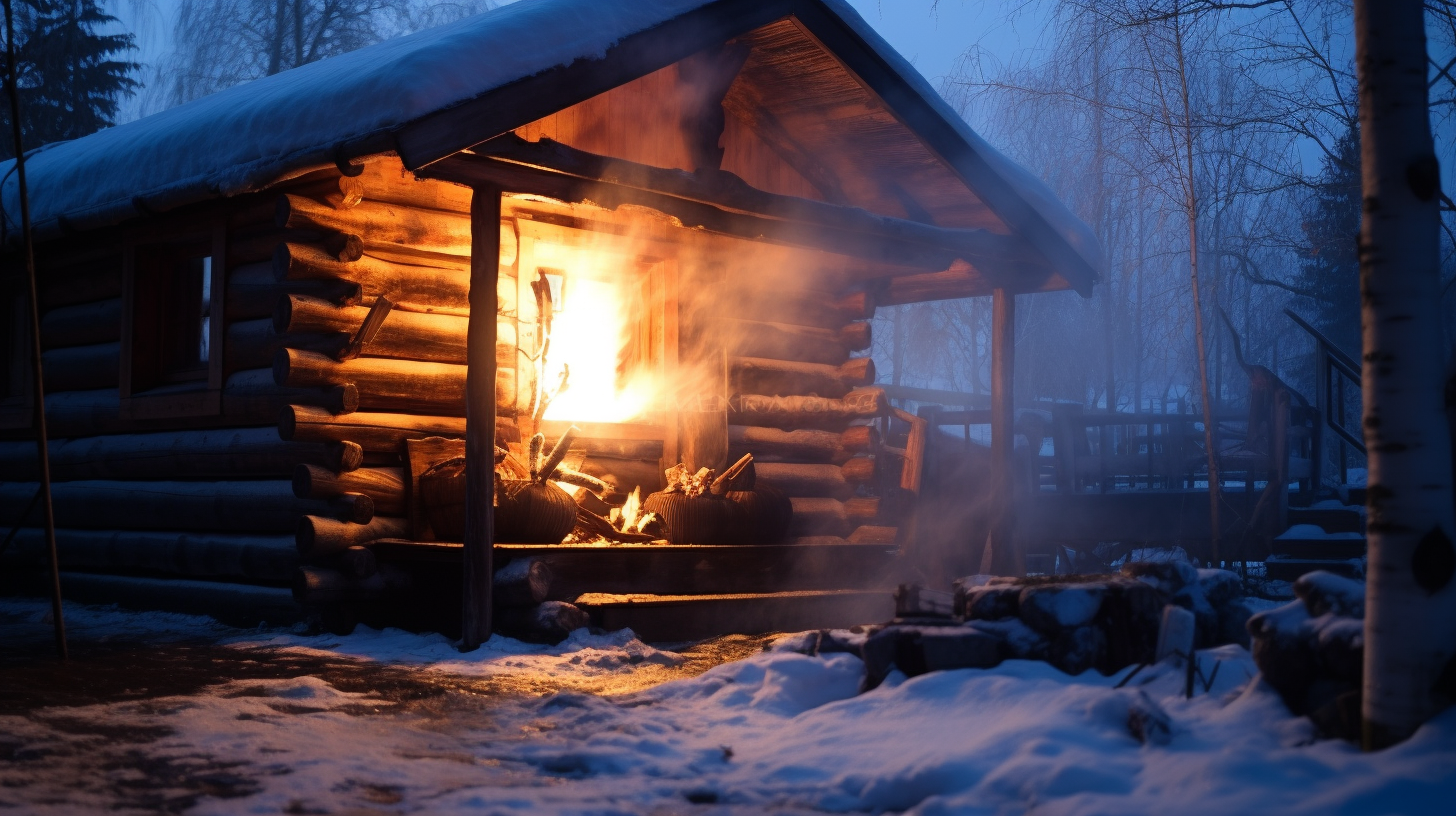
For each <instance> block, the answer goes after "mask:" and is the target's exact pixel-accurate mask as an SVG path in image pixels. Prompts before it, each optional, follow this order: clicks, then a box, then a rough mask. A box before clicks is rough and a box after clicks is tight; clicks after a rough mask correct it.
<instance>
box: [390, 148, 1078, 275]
mask: <svg viewBox="0 0 1456 816" xmlns="http://www.w3.org/2000/svg"><path fill="white" fill-rule="evenodd" d="M419 175H421V176H424V177H429V178H436V179H440V180H443V181H453V182H457V183H461V184H467V185H471V186H481V185H490V186H496V187H500V188H502V189H504V190H506V191H508V192H521V193H536V194H541V195H547V196H550V197H552V198H557V199H560V200H563V201H569V202H582V201H591V202H594V203H596V204H599V205H601V206H605V207H608V208H613V209H614V208H616V207H618V206H621V205H623V204H634V205H639V206H645V207H650V208H652V209H655V210H658V211H660V212H663V213H666V214H668V215H671V216H673V217H674V218H676V219H678V220H679V221H680V222H681V223H682V224H683V225H684V226H687V227H695V228H702V229H707V230H711V231H713V232H719V233H723V234H727V235H734V236H738V237H742V238H749V239H753V240H766V241H772V242H775V243H783V244H788V245H794V246H805V247H812V248H815V249H820V250H824V251H828V252H831V253H835V254H840V255H848V256H851V257H855V258H859V259H862V260H866V261H870V262H872V263H875V264H882V265H885V266H886V267H888V268H889V270H887V271H890V270H893V271H891V274H894V273H895V272H900V273H904V272H908V273H910V275H911V276H912V277H920V275H919V274H917V273H927V272H928V273H935V274H943V275H952V276H954V278H955V282H956V283H957V284H961V285H962V287H963V288H966V289H967V292H968V294H985V293H987V292H989V291H990V290H991V289H993V288H1004V289H1007V290H1009V291H1012V292H1032V291H1040V290H1044V289H1046V288H1047V286H1048V284H1049V282H1052V281H1054V280H1058V276H1057V274H1056V270H1054V269H1053V268H1052V266H1051V265H1050V264H1049V263H1048V262H1047V261H1046V259H1045V258H1043V257H1042V256H1041V255H1040V254H1039V253H1038V252H1037V251H1036V250H1035V249H1034V248H1033V247H1031V245H1030V244H1028V243H1027V242H1026V241H1024V240H1023V239H1021V238H1019V237H1017V236H1008V235H998V234H995V233H991V232H987V231H985V230H971V229H948V228H944V227H935V226H931V225H928V224H921V223H918V222H915V221H906V220H903V219H898V218H891V217H888V216H882V215H876V214H873V213H870V212H867V211H865V210H862V209H859V208H856V207H845V206H841V205H836V204H827V203H825V202H821V201H813V200H810V199H806V198H798V197H795V196H786V195H777V194H774V193H768V192H764V191H762V190H759V189H757V188H754V187H751V186H749V185H748V184H747V183H745V182H744V181H743V180H742V179H740V178H738V177H737V176H734V175H733V174H731V173H725V172H721V171H718V172H699V173H688V172H685V171H681V170H667V169H663V168H659V167H652V166H650V165H645V164H638V163H636V162H630V161H625V160H622V159H616V158H612V157H609V156H601V155H597V154H594V153H588V152H586V151H583V150H577V149H575V148H572V147H568V146H566V145H563V144H560V143H557V142H553V141H551V140H549V139H542V140H541V141H539V142H528V141H526V140H524V139H521V138H520V137H518V136H516V135H515V134H507V135H505V136H501V137H499V138H496V139H492V140H491V141H489V142H486V143H485V144H482V145H478V146H477V148H476V149H475V150H474V151H472V152H470V153H460V154H457V155H455V156H451V157H449V158H446V159H443V160H441V161H439V162H435V163H434V164H431V165H430V166H428V167H426V168H423V169H422V170H420V171H419ZM966 270H974V271H973V272H969V271H966ZM866 277H875V276H874V275H873V274H871V275H867V276H866ZM886 277H888V275H887V276H886ZM972 279H973V282H972ZM892 280H893V278H892ZM892 285H893V284H892ZM1064 287H1065V284H1063V286H1057V287H1055V288H1064ZM971 289H974V290H976V291H970V290H971ZM964 296H967V295H947V297H964ZM926 299H941V298H939V297H935V298H926ZM903 302H908V301H903Z"/></svg>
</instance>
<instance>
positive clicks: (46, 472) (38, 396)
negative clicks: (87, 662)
mask: <svg viewBox="0 0 1456 816" xmlns="http://www.w3.org/2000/svg"><path fill="white" fill-rule="evenodd" d="M5 57H6V67H7V79H8V80H9V81H8V82H6V83H5V88H6V91H8V93H9V96H10V133H11V136H12V138H13V140H14V141H13V144H14V145H15V179H16V184H17V187H18V190H19V193H20V234H21V241H22V243H23V244H24V252H25V276H26V281H27V284H28V286H29V288H30V352H31V357H30V362H31V374H32V375H33V378H34V384H33V389H34V390H33V393H34V394H35V444H36V448H37V453H38V454H39V455H40V499H41V505H42V507H43V508H44V513H45V534H46V552H47V554H48V555H49V556H50V561H51V618H52V619H53V620H54V621H55V636H56V653H57V654H58V655H60V657H61V659H62V660H65V659H66V657H67V653H66V619H65V616H64V614H63V613H62V610H61V565H60V558H59V557H58V556H57V554H56V515H55V508H54V507H52V506H51V457H50V445H49V442H48V441H47V439H46V435H47V432H46V415H45V379H44V377H43V376H42V372H41V354H40V295H39V291H38V288H37V287H36V283H35V243H34V240H33V239H32V237H31V234H30V194H29V191H28V190H27V189H26V186H25V147H24V145H23V144H22V143H21V139H20V94H19V92H18V91H17V90H16V85H17V83H16V76H17V71H16V67H15V17H14V15H13V14H12V13H11V10H10V0H5Z"/></svg>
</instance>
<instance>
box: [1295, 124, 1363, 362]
mask: <svg viewBox="0 0 1456 816" xmlns="http://www.w3.org/2000/svg"><path fill="white" fill-rule="evenodd" d="M1301 227H1302V228H1303V232H1304V241H1305V245H1304V247H1303V248H1302V250H1301V251H1300V270H1299V281H1298V288H1299V289H1300V290H1302V291H1304V292H1308V293H1309V296H1310V298H1311V299H1312V300H1313V301H1314V303H1313V304H1312V305H1313V308H1314V310H1315V319H1314V321H1313V322H1314V324H1315V325H1316V326H1317V327H1318V328H1319V330H1320V331H1322V332H1324V334H1325V336H1326V337H1328V338H1330V339H1331V340H1333V341H1335V344H1336V345H1338V346H1339V347H1340V348H1341V349H1343V350H1344V351H1345V353H1346V354H1349V355H1350V356H1351V357H1359V356H1360V354H1359V352H1360V258H1359V254H1358V252H1357V251H1356V239H1357V238H1358V237H1359V235H1360V134H1359V129H1358V126H1357V125H1356V124H1355V123H1351V127H1350V130H1349V132H1347V133H1346V134H1345V135H1344V136H1343V137H1342V138H1341V139H1340V141H1339V142H1338V143H1337V144H1336V145H1335V153H1334V155H1332V156H1326V157H1325V159H1324V165H1323V168H1322V169H1321V172H1320V178H1319V186H1318V188H1317V189H1316V191H1315V196H1314V200H1313V202H1312V203H1311V204H1310V207H1309V211H1308V212H1307V213H1306V215H1305V218H1304V222H1303V223H1302V224H1301Z"/></svg>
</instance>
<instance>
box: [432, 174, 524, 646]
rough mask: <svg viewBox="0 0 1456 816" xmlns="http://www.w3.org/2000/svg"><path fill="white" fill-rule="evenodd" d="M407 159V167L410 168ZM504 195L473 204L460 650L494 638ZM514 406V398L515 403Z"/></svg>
mask: <svg viewBox="0 0 1456 816" xmlns="http://www.w3.org/2000/svg"><path fill="white" fill-rule="evenodd" d="M408 163H409V162H408V160H406V164H408ZM500 219H501V191H500V190H499V189H498V188H496V187H493V186H490V185H477V186H475V188H474V194H473V195H472V197H471V201H470V228H471V252H470V258H471V263H470V315H471V318H470V325H469V328H468V330H467V339H466V349H467V352H466V356H467V360H468V361H469V365H468V369H469V373H468V374H467V376H466V383H465V495H466V496H468V497H470V501H468V502H467V503H466V505H465V568H464V570H462V580H463V581H464V587H463V595H462V604H461V605H462V610H461V614H462V623H461V648H462V649H464V650H465V651H473V650H475V649H477V648H479V647H480V644H482V643H484V642H485V641H486V640H488V639H489V638H490V632H491V580H492V576H494V574H495V568H494V567H493V566H492V544H493V543H494V541H495V507H494V504H495V435H496V430H495V426H496V388H497V383H496V359H495V344H496V333H497V326H496V309H497V306H498V304H497V297H496V287H497V286H498V284H499V280H500V266H501V263H500V254H501V253H500ZM512 402H514V400H512Z"/></svg>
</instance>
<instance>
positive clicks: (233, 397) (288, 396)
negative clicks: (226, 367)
mask: <svg viewBox="0 0 1456 816" xmlns="http://www.w3.org/2000/svg"><path fill="white" fill-rule="evenodd" d="M222 404H223V411H224V412H225V413H228V414H252V415H255V416H276V415H277V414H278V411H279V410H281V409H282V408H283V406H285V405H292V404H298V405H312V406H315V407H318V408H322V409H324V410H325V411H328V412H329V413H332V414H349V413H353V412H354V411H357V410H358V409H359V389H358V388H356V387H355V386H354V384H353V383H344V384H343V385H335V386H330V387H327V388H286V387H283V386H280V385H278V384H276V383H275V382H273V371H272V369H268V368H259V369H254V370H252V371H239V372H238V373H236V374H234V375H232V376H231V377H228V380H227V386H226V387H225V388H224V390H223V393H222Z"/></svg>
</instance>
